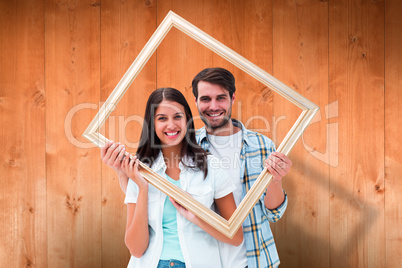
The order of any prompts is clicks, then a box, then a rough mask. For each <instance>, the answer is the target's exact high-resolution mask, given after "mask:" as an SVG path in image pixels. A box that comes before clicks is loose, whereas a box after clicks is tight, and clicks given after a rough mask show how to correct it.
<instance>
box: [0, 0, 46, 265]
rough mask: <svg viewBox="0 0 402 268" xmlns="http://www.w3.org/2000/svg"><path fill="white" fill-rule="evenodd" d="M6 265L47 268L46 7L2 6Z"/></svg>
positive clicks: (0, 134) (2, 248) (0, 114)
mask: <svg viewBox="0 0 402 268" xmlns="http://www.w3.org/2000/svg"><path fill="white" fill-rule="evenodd" d="M0 36H1V38H0V126H1V127H0V151H1V165H0V174H1V181H2V182H1V185H2V186H1V190H0V241H1V243H0V266H1V267H46V266H47V258H46V257H47V251H46V250H47V242H46V238H47V236H46V234H47V232H46V220H45V219H46V178H45V88H44V2H43V1H40V0H39V1H1V2H0Z"/></svg>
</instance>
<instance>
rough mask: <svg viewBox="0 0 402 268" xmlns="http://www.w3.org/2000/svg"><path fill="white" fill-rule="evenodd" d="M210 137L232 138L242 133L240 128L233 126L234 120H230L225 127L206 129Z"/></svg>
mask: <svg viewBox="0 0 402 268" xmlns="http://www.w3.org/2000/svg"><path fill="white" fill-rule="evenodd" d="M206 130H207V133H208V134H209V135H214V136H230V135H233V134H236V133H237V132H239V131H240V128H239V127H237V126H235V125H233V123H232V120H229V121H228V122H227V123H226V124H225V125H224V126H222V127H220V128H215V129H212V128H206Z"/></svg>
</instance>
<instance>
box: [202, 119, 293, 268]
mask: <svg viewBox="0 0 402 268" xmlns="http://www.w3.org/2000/svg"><path fill="white" fill-rule="evenodd" d="M232 123H233V125H234V126H237V127H239V128H241V131H242V136H243V141H242V148H241V150H240V163H241V165H240V168H241V169H240V174H244V175H243V177H242V178H240V179H241V180H242V184H243V193H242V198H244V196H245V195H246V193H247V191H248V190H249V189H250V188H251V187H252V185H253V184H254V182H255V181H256V179H257V177H258V176H259V175H260V173H261V172H262V171H263V169H264V165H265V160H266V159H267V158H268V156H269V154H270V153H271V152H273V151H274V150H275V145H274V143H273V142H272V141H271V140H270V139H269V138H267V137H266V136H264V135H262V134H259V133H256V132H253V131H250V130H247V129H246V128H245V127H244V126H243V124H242V123H241V122H240V121H237V120H235V119H232ZM196 136H197V142H198V143H199V144H200V145H201V146H202V147H203V148H204V150H207V151H208V147H209V141H208V137H207V133H206V130H205V127H203V128H201V129H199V130H197V135H196ZM265 194H266V193H265V192H264V194H263V195H262V196H261V198H260V199H259V201H258V202H257V203H256V204H255V206H254V208H253V209H252V210H251V212H250V214H249V215H248V216H247V218H246V220H245V221H244V223H243V232H244V241H245V243H246V249H247V253H246V254H247V262H248V267H249V268H254V267H258V268H260V267H277V266H278V265H279V256H278V252H277V250H276V246H275V241H274V237H273V235H272V232H271V228H270V226H269V222H276V221H278V220H279V219H280V218H281V217H282V215H283V213H284V212H285V210H286V206H287V203H288V199H287V195H286V193H285V201H284V202H283V203H282V204H281V205H280V206H279V207H278V208H276V209H274V210H269V209H267V208H266V207H265V205H264V197H265Z"/></svg>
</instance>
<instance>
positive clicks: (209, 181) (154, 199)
mask: <svg viewBox="0 0 402 268" xmlns="http://www.w3.org/2000/svg"><path fill="white" fill-rule="evenodd" d="M184 161H186V160H184ZM185 163H186V164H191V163H190V162H189V161H188V160H187V161H186V162H185ZM217 163H219V160H217V159H216V158H215V157H214V156H212V155H209V156H208V176H207V177H206V178H205V179H204V173H203V172H202V171H199V170H194V169H190V168H186V167H185V166H184V165H183V164H182V163H180V165H179V168H180V184H181V188H182V189H183V190H184V191H186V192H188V193H190V194H191V195H192V196H193V198H194V199H195V200H197V201H199V202H200V203H202V204H203V205H205V206H206V207H207V208H210V209H211V208H212V205H213V203H214V199H218V198H222V197H224V196H226V195H228V194H229V193H231V192H233V191H234V189H235V188H236V186H235V185H234V184H233V182H232V181H231V180H230V178H229V175H228V174H227V173H226V172H225V171H224V170H223V169H221V168H220V166H219V164H217ZM152 169H153V170H154V171H155V172H156V173H158V174H159V175H161V176H162V177H163V178H165V179H166V174H165V172H166V165H165V161H164V160H163V155H162V153H160V154H159V156H158V158H157V159H156V160H155V162H154V164H153V165H152ZM137 197H138V187H137V185H136V184H135V183H134V182H133V181H132V180H131V179H130V180H129V182H128V186H127V192H126V198H125V200H124V203H126V204H128V203H137ZM165 198H166V195H165V194H164V193H162V192H161V191H159V190H158V189H156V188H155V187H154V186H152V185H151V184H149V187H148V225H149V226H148V227H149V245H148V248H147V250H146V251H145V253H144V255H143V256H142V257H140V258H136V257H134V256H131V258H130V262H129V264H128V267H129V268H134V267H136V268H143V267H147V268H148V267H149V268H152V267H157V265H158V262H159V257H160V255H161V252H162V246H163V230H162V216H163V205H164V201H165ZM177 230H178V235H179V241H180V247H181V250H182V253H183V257H184V260H185V263H186V267H187V268H201V267H216V268H220V267H221V260H220V256H219V246H218V241H217V240H216V239H215V238H213V237H212V236H210V235H209V234H207V233H206V232H205V231H203V230H202V229H201V228H200V227H198V226H197V225H195V224H193V223H191V222H190V221H188V220H186V219H185V218H184V217H183V216H182V215H181V214H180V213H179V212H177Z"/></svg>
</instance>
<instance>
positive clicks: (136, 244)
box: [124, 191, 149, 258]
mask: <svg viewBox="0 0 402 268" xmlns="http://www.w3.org/2000/svg"><path fill="white" fill-rule="evenodd" d="M124 242H125V243H126V246H127V248H128V249H129V250H130V254H131V255H133V256H134V257H136V258H139V257H141V256H142V255H144V253H145V251H146V250H147V248H148V244H149V230H148V193H142V192H141V191H140V193H139V195H138V200H137V203H136V204H128V205H127V225H126V234H125V238H124Z"/></svg>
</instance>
